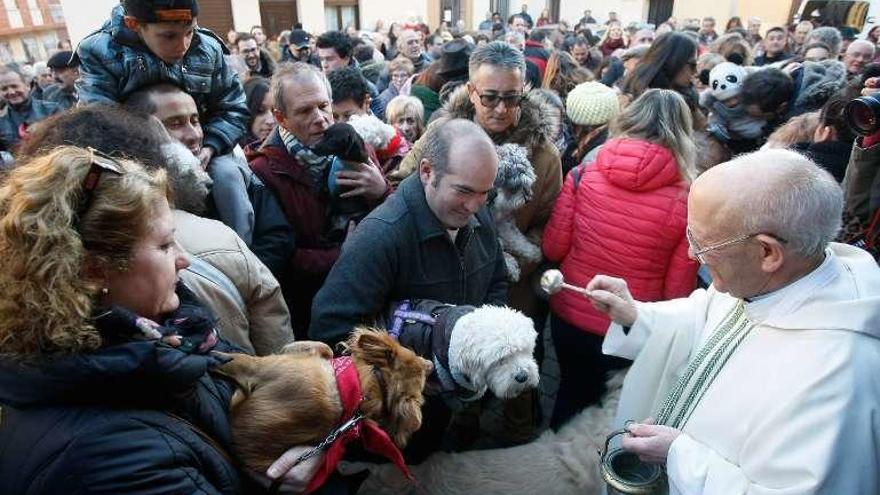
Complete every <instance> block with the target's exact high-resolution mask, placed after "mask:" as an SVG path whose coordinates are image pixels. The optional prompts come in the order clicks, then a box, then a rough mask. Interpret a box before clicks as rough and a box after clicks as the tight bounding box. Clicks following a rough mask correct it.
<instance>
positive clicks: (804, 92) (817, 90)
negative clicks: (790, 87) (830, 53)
mask: <svg viewBox="0 0 880 495" xmlns="http://www.w3.org/2000/svg"><path fill="white" fill-rule="evenodd" d="M846 75H847V73H846V66H845V65H843V62H840V61H837V60H822V61H820V62H810V61H806V62H804V63H803V66H802V67H801V68H800V69H797V70H795V71H794V72H793V73H792V79H794V87H795V92H794V95H793V96H792V99H791V104H790V107H791V109H790V113H789V114H788V116H787V117H786V119H789V118H791V117H794V116H797V115H801V114H803V113H807V112H812V111H814V110H818V109H820V108H822V106H823V105H825V102H827V101H828V99H829V98H831V97H832V96H834V95H835V94H837V93H838V92H839V91H840V90H841V89H843V87H844V86H845V85H846Z"/></svg>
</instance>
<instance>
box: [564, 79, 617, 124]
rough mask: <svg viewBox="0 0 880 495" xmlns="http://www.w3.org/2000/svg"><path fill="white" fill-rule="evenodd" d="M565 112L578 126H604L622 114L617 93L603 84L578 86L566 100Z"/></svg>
mask: <svg viewBox="0 0 880 495" xmlns="http://www.w3.org/2000/svg"><path fill="white" fill-rule="evenodd" d="M565 111H566V113H567V114H568V118H569V119H571V121H572V123H574V124H577V125H590V126H595V125H603V124H607V123H608V121H609V120H611V119H612V118H614V117H615V116H617V114H619V113H620V102H619V101H618V100H617V93H615V92H614V90H613V89H611V88H609V87H608V86H605V85H604V84H602V83H599V82H595V81H591V82H585V83H581V84H578V85H577V86H575V88H574V89H573V90H571V91H570V92H569V93H568V97H567V98H566V99H565Z"/></svg>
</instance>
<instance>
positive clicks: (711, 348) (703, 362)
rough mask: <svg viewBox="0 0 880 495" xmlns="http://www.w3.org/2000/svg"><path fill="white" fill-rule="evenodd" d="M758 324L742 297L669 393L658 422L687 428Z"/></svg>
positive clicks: (658, 416) (658, 415) (661, 408)
mask: <svg viewBox="0 0 880 495" xmlns="http://www.w3.org/2000/svg"><path fill="white" fill-rule="evenodd" d="M754 326H755V324H754V323H752V322H750V321H749V320H748V318H746V313H745V304H744V303H743V301H742V300H740V301H739V302H737V303H736V305H735V306H734V307H733V309H731V310H730V312H729V313H728V314H727V316H725V317H724V318H723V319H722V320H721V324H720V325H718V327H717V328H716V329H715V331H714V332H713V333H712V335H711V336H710V337H709V339H708V340H707V341H706V342H705V343H704V344H703V346H702V347H700V350H699V351H698V352H697V355H696V356H695V357H694V358H693V359H692V360H691V362H690V363H689V364H688V367H687V369H685V372H684V374H682V376H681V378H680V379H679V380H678V383H677V384H676V385H675V387H674V388H673V389H672V391H671V392H670V393H669V395H667V396H666V399H665V400H664V401H663V404H662V405H661V406H660V411H659V413H658V414H657V417H656V419H657V424H661V425H666V426H671V427H673V428H678V429H681V428H683V427H684V425H685V424H686V423H687V421H688V419H690V417H691V414H693V412H694V409H696V407H697V404H699V403H700V400H702V398H703V396H704V395H706V391H707V390H708V389H709V387H710V386H711V385H712V382H713V381H714V380H715V377H717V376H718V373H720V372H721V369H722V368H724V365H725V364H726V363H727V360H728V359H730V356H732V355H733V353H734V352H736V349H737V347H739V345H740V344H741V343H742V342H743V340H744V339H745V338H746V336H747V335H748V334H749V331H751V329H752V328H753V327H754Z"/></svg>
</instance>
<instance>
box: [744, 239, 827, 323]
mask: <svg viewBox="0 0 880 495" xmlns="http://www.w3.org/2000/svg"><path fill="white" fill-rule="evenodd" d="M836 264H837V259H836V257H835V256H834V253H833V252H832V251H831V248H826V249H825V260H824V261H822V264H820V265H819V266H818V267H816V269H814V270H813V271H811V272H810V273H808V274H806V275H804V276H803V277H801V278H799V279H798V280H796V281H794V282H792V283H790V284H788V285H786V286H785V287H781V288H779V289H776V290H775V291H773V292H770V293H767V294H762V295H760V296H757V297H755V298H752V299H751V300H749V301H746V306H745V310H746V316H747V317H748V318H749V320H751V321H753V322H755V323H761V322H763V321H765V320H767V319H768V318H769V317H771V316H777V315H785V314H788V313H791V312H792V311H794V310H796V309H797V308H798V307H800V306H801V305H802V304H803V303H804V301H805V300H806V299H807V298H808V297H810V295H811V294H813V293H814V292H815V291H816V290H817V289H819V288H821V287H823V286H825V285H827V284H828V283H830V282H831V281H832V280H833V279H834V277H835V276H836V275H837V270H835V268H834V267H835V265H836Z"/></svg>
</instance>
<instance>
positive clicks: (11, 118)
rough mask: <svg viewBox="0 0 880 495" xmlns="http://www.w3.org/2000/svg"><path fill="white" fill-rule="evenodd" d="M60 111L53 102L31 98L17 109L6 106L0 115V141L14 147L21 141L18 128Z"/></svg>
mask: <svg viewBox="0 0 880 495" xmlns="http://www.w3.org/2000/svg"><path fill="white" fill-rule="evenodd" d="M62 110H64V109H63V108H61V107H59V106H58V105H57V104H56V103H54V102H51V101H45V100H38V99H36V98H33V97H30V98H28V99H27V101H26V102H24V103H22V104H21V105H19V106H17V107H13V106H12V105H6V109H5V110H4V111H3V114H2V115H0V139H2V140H3V144H4V145H6V146H7V147H11V146H14V145H16V144H18V142H19V141H21V137H20V135H19V128H20V127H21V126H22V125H24V126H25V127H29V126H31V125H33V124H36V123H37V122H39V121H41V120H43V119H45V118H46V117H49V116H50V115H53V114H56V113H58V112H61V111H62Z"/></svg>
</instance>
